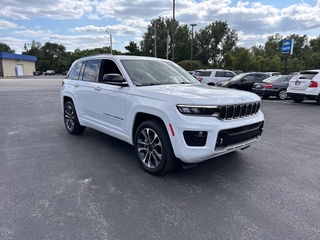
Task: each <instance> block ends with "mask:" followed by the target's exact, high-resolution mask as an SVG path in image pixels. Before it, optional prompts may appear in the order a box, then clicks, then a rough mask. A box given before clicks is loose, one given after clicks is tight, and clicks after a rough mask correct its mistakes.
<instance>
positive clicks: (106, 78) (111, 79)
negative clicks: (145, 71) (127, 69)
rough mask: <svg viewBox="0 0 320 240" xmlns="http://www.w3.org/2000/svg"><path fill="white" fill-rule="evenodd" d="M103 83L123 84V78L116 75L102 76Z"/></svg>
mask: <svg viewBox="0 0 320 240" xmlns="http://www.w3.org/2000/svg"><path fill="white" fill-rule="evenodd" d="M102 80H103V82H105V83H123V82H125V80H124V78H123V77H122V76H121V75H120V74H118V73H109V74H104V75H103V79H102Z"/></svg>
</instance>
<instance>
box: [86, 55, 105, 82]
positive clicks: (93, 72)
mask: <svg viewBox="0 0 320 240" xmlns="http://www.w3.org/2000/svg"><path fill="white" fill-rule="evenodd" d="M100 62H101V61H100V60H90V61H87V64H86V66H85V68H84V72H83V81H89V82H98V79H99V69H100Z"/></svg>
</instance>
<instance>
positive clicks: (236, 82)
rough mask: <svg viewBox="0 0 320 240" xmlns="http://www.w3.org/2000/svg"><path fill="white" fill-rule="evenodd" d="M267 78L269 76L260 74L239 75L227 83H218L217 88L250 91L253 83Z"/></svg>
mask: <svg viewBox="0 0 320 240" xmlns="http://www.w3.org/2000/svg"><path fill="white" fill-rule="evenodd" d="M268 77H270V76H269V75H267V74H265V73H262V72H252V73H240V74H238V75H236V76H234V77H233V78H231V79H230V80H229V81H224V82H220V83H218V84H217V86H219V87H228V88H235V89H239V90H247V91H252V87H253V84H254V83H261V82H262V81H263V80H264V79H266V78H268Z"/></svg>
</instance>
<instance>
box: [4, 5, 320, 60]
mask: <svg viewBox="0 0 320 240" xmlns="http://www.w3.org/2000/svg"><path fill="white" fill-rule="evenodd" d="M174 3H175V4H174ZM0 6H1V10H0V42H3V43H5V44H7V45H8V46H9V47H10V48H11V49H13V50H15V53H17V54H20V53H21V52H22V51H23V47H24V44H28V43H31V42H32V40H34V41H36V42H40V43H41V44H42V45H43V44H44V43H46V42H51V43H58V44H62V45H63V46H65V47H66V50H67V51H71V52H72V51H74V50H75V49H77V48H79V49H80V50H85V49H93V48H101V47H106V46H107V47H109V46H110V44H111V41H110V36H111V37H112V49H115V50H118V51H121V52H126V50H125V46H127V45H128V43H129V42H130V41H134V42H136V43H137V44H139V42H140V41H141V40H142V36H143V34H144V33H145V32H146V30H147V27H148V25H149V24H150V22H151V20H152V19H155V18H158V17H160V16H161V17H164V18H166V17H168V18H172V17H173V9H175V11H174V14H175V19H176V20H177V21H179V23H180V24H181V25H185V24H187V25H188V26H189V27H190V24H197V26H195V27H194V31H195V32H196V31H199V30H200V29H202V28H204V27H205V26H207V25H208V24H209V23H213V22H215V21H216V20H221V21H226V22H227V24H228V26H229V27H230V28H231V29H234V30H236V31H237V33H238V37H239V42H238V43H237V45H238V46H243V47H248V48H249V47H252V46H254V45H256V46H259V45H264V43H265V42H266V41H267V37H268V36H270V35H274V34H276V33H280V34H281V35H282V36H284V37H285V36H288V35H290V34H292V33H295V34H300V35H304V34H306V35H308V37H309V39H312V38H315V37H318V36H320V0H256V1H251V0H250V1H239V0H236V1H235V0H54V1H47V0H0ZM173 6H175V8H173ZM190 29H191V27H190Z"/></svg>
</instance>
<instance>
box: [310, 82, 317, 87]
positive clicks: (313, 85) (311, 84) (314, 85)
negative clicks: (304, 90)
mask: <svg viewBox="0 0 320 240" xmlns="http://www.w3.org/2000/svg"><path fill="white" fill-rule="evenodd" d="M309 87H318V83H317V82H315V81H311V82H310V84H309Z"/></svg>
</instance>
